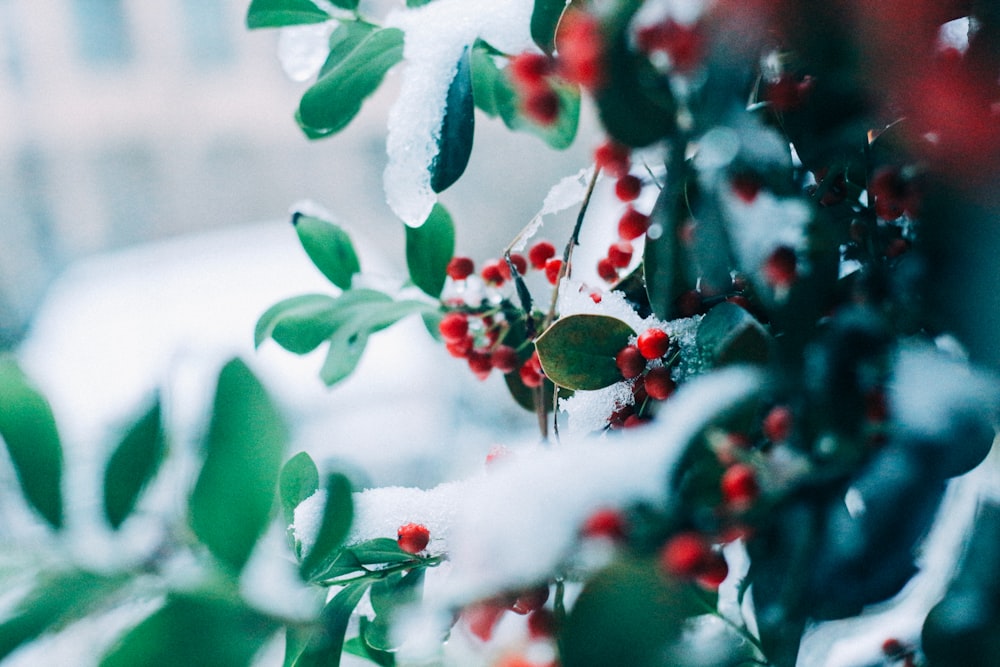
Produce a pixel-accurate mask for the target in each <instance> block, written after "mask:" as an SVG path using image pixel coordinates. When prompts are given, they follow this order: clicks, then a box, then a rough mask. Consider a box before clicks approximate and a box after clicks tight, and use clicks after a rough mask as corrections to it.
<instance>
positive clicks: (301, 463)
mask: <svg viewBox="0 0 1000 667" xmlns="http://www.w3.org/2000/svg"><path fill="white" fill-rule="evenodd" d="M317 489H319V470H317V468H316V464H315V463H314V462H313V460H312V457H311V456H309V454H307V453H306V452H299V453H298V454H296V455H295V456H293V457H292V458H290V459H288V462H287V463H285V465H284V466H282V468H281V474H280V475H279V477H278V497H279V498H280V499H281V509H282V511H283V512H284V517H285V523H286V524H289V525H290V524H291V523H292V520H293V519H294V518H295V508H296V507H298V506H299V504H300V503H301V502H302V501H303V500H305V499H306V498H308V497H309V496H311V495H312V494H314V493H316V490H317Z"/></svg>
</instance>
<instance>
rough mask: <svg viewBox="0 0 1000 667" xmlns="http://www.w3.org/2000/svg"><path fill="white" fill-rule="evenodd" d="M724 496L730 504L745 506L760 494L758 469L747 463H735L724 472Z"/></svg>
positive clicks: (721, 482) (720, 483)
mask: <svg viewBox="0 0 1000 667" xmlns="http://www.w3.org/2000/svg"><path fill="white" fill-rule="evenodd" d="M719 485H720V487H721V488H722V497H723V499H725V501H726V502H727V503H728V504H730V505H737V506H745V505H748V504H750V503H752V502H753V501H754V500H755V499H756V498H757V496H758V495H759V494H760V487H759V486H758V485H757V471H756V470H754V468H753V466H751V465H748V464H746V463H734V464H733V465H731V466H729V467H728V468H727V469H726V472H724V473H722V480H721V481H720V482H719Z"/></svg>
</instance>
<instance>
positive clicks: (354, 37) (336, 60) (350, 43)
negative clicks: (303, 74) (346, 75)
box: [319, 21, 378, 78]
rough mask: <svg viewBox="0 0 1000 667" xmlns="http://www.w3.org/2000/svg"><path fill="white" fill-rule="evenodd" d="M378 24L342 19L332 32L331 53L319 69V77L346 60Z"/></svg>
mask: <svg viewBox="0 0 1000 667" xmlns="http://www.w3.org/2000/svg"><path fill="white" fill-rule="evenodd" d="M377 29H378V26H376V25H372V24H371V23H367V22H365V21H342V22H341V23H340V25H339V26H337V28H336V30H334V31H333V33H331V34H330V53H329V54H328V55H327V56H326V60H325V61H324V62H323V66H322V67H321V68H320V70H319V78H323V76H324V75H325V74H326V73H327V72H329V71H330V70H332V69H333V68H334V67H336V66H337V65H339V64H340V63H342V62H343V61H344V59H345V58H347V56H349V55H350V54H351V52H353V51H354V49H356V48H358V45H360V44H361V42H363V41H364V40H365V39H366V38H367V37H368V36H369V35H371V34H372V33H373V32H375V30H377Z"/></svg>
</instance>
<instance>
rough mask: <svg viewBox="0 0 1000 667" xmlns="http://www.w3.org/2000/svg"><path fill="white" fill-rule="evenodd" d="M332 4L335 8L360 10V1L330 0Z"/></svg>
mask: <svg viewBox="0 0 1000 667" xmlns="http://www.w3.org/2000/svg"><path fill="white" fill-rule="evenodd" d="M330 3H331V4H332V5H333V6H334V7H340V8H341V9H347V10H349V11H354V10H355V9H357V8H358V0H330Z"/></svg>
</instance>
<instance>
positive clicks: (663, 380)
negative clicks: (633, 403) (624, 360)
mask: <svg viewBox="0 0 1000 667" xmlns="http://www.w3.org/2000/svg"><path fill="white" fill-rule="evenodd" d="M645 387H646V393H647V394H648V395H649V397H650V398H652V399H654V400H657V401H665V400H667V399H668V398H670V395H671V394H673V393H674V390H675V389H677V383H676V382H674V380H673V378H671V377H670V369H669V368H667V367H666V366H658V367H656V368H651V369H650V370H649V372H648V373H646V378H645Z"/></svg>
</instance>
